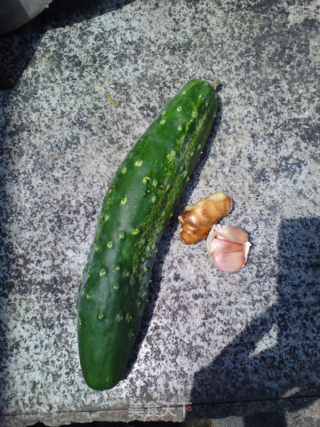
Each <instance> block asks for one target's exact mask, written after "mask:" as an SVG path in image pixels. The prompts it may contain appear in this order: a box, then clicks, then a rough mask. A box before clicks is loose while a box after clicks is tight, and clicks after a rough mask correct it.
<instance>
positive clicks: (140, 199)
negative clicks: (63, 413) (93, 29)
mask: <svg viewBox="0 0 320 427" xmlns="http://www.w3.org/2000/svg"><path fill="white" fill-rule="evenodd" d="M216 108H217V100H216V94H215V90H214V88H213V87H212V86H211V85H209V84H208V83H206V82H203V81H200V80H192V81H190V82H188V83H187V84H186V85H184V86H183V87H182V89H181V91H180V92H179V93H178V94H177V95H176V96H175V97H174V98H173V99H172V100H171V101H169V102H168V103H167V104H166V105H165V106H164V108H163V109H162V110H161V112H160V114H159V115H158V117H157V118H156V119H155V120H154V121H153V123H152V124H151V125H150V127H149V128H148V129H147V131H146V132H145V133H144V135H143V136H142V137H141V138H140V139H139V140H138V141H137V143H136V144H135V146H134V147H133V149H132V150H131V152H130V153H129V154H128V156H127V157H126V158H125V160H124V161H123V163H122V164H121V165H120V167H119V169H118V170H117V172H116V174H115V177H114V179H113V181H112V183H111V185H110V188H109V191H108V192H107V194H106V197H105V199H104V201H103V205H102V210H101V213H100V216H99V218H98V227H97V231H96V235H95V238H94V241H93V244H92V246H91V249H90V252H89V257H88V263H87V265H86V267H85V269H84V274H83V281H82V284H81V286H80V290H79V298H78V344H79V356H80V364H81V369H82V373H83V376H84V379H85V381H86V382H87V384H88V385H89V387H91V388H93V389H95V390H105V389H109V388H112V387H113V386H115V385H116V384H117V383H118V382H119V381H120V380H121V379H122V378H123V376H124V374H125V372H126V366H127V362H128V358H129V354H130V350H131V347H132V345H133V343H134V340H135V337H136V335H137V333H138V331H139V326H140V321H141V317H142V313H143V309H144V305H145V301H146V295H147V290H148V283H149V281H150V277H151V270H152V265H153V263H154V260H155V254H156V250H157V249H156V248H157V243H158V241H159V239H160V237H161V235H162V232H163V230H164V228H165V226H166V225H167V223H168V221H169V219H170V217H171V215H172V214H173V210H174V207H175V205H176V202H177V201H178V199H179V197H180V195H181V193H182V190H183V188H184V186H185V184H186V183H187V181H188V179H189V177H190V175H191V172H192V170H193V167H194V166H195V164H196V163H197V161H198V160H199V157H200V154H201V152H202V149H203V146H204V144H205V142H206V140H207V138H208V135H209V132H210V130H211V127H212V124H213V120H214V117H215V114H216Z"/></svg>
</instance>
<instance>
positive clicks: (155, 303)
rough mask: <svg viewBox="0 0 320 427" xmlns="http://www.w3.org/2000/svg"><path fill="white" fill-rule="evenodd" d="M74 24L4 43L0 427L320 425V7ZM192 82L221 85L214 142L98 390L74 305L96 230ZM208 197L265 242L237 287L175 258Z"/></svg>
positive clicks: (96, 11)
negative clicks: (138, 150)
mask: <svg viewBox="0 0 320 427" xmlns="http://www.w3.org/2000/svg"><path fill="white" fill-rule="evenodd" d="M65 3H66V2H65ZM65 7H66V9H64V6H63V2H61V1H58V0H57V1H56V2H53V4H52V8H51V9H49V10H48V11H47V12H44V14H43V15H40V16H39V17H38V18H36V19H35V20H34V21H33V22H31V23H29V24H27V25H26V26H25V27H23V28H22V29H20V30H18V31H16V32H13V33H10V34H7V35H4V36H2V37H1V38H0V52H1V62H2V66H3V67H4V69H5V70H6V72H7V74H8V76H9V77H11V78H13V79H15V83H16V84H15V87H14V89H13V90H11V91H6V92H0V112H1V113H0V150H1V163H0V216H1V230H0V231H1V232H0V241H1V243H0V254H1V258H0V260H1V267H0V280H1V282H0V283H1V285H0V355H1V357H0V414H1V415H0V425H1V426H4V427H7V426H8V427H9V426H27V425H32V424H33V423H35V422H37V421H41V422H43V423H46V424H47V425H52V426H58V425H62V424H67V423H70V422H73V421H74V422H75V421H76V422H85V421H90V420H91V421H93V420H103V421H132V420H134V419H136V420H162V421H169V420H172V421H182V420H183V419H185V418H187V417H191V416H193V415H194V416H201V417H212V418H219V417H226V416H241V417H242V416H243V417H248V416H251V415H254V414H257V413H259V412H265V411H274V410H277V411H280V412H281V413H282V415H283V418H284V419H286V420H287V423H288V425H294V424H293V421H292V420H293V418H294V417H300V418H299V419H301V420H309V421H310V420H312V422H313V423H315V425H316V424H317V425H320V424H319V418H320V410H319V394H320V372H319V362H320V360H319V354H320V351H319V350H320V348H319V332H320V315H319V313H320V312H319V289H320V287H319V284H320V283H319V281H320V279H319V277H320V275H319V269H320V257H319V254H320V243H319V232H320V210H319V208H320V196H319V179H320V149H319V147H320V145H319V134H320V132H319V68H320V55H319V52H320V49H319V47H320V32H319V21H320V18H319V12H320V2H319V0H306V1H302V0H294V1H293V0H287V1H283V2H276V1H272V0H258V1H252V0H240V1H237V2H234V1H231V0H216V1H211V0H199V1H191V0H177V1H174V2H172V1H162V2H161V1H156V0H148V1H142V0H135V1H113V2H112V1H111V2H110V1H107V0H98V1H96V2H79V3H78V7H77V4H76V2H70V3H69V2H68V5H65ZM192 78H200V79H204V80H207V81H208V82H211V83H213V82H214V81H216V80H217V79H219V80H220V82H221V85H222V90H221V91H220V93H219V111H218V115H217V119H216V122H215V126H214V129H213V131H212V134H211V135H210V138H209V140H208V143H207V145H206V148H205V150H204V153H203V157H202V159H201V161H200V164H199V166H198V167H197V168H196V170H195V172H194V174H193V176H192V179H191V180H190V182H189V184H188V186H187V188H186V190H185V192H184V194H183V196H182V198H181V200H180V202H179V205H178V207H177V209H176V212H175V215H174V217H173V219H172V221H171V223H170V224H169V226H168V228H167V229H166V231H165V233H164V235H163V238H162V240H161V243H160V247H159V255H158V259H157V262H156V264H155V267H154V270H153V276H152V283H151V285H150V292H149V304H148V306H147V310H146V313H145V316H144V320H143V325H142V332H141V334H140V336H139V339H138V342H137V345H136V346H135V349H134V351H133V354H132V358H131V361H130V366H129V368H128V373H127V375H126V377H125V379H124V380H123V381H121V382H120V383H119V384H118V385H117V386H116V387H115V388H113V389H112V390H109V391H104V392H97V391H93V390H91V389H89V388H88V387H87V386H86V384H85V383H84V381H83V378H82V376H81V371H80V366H79V360H78V352H77V339H76V330H77V312H76V299H77V292H78V286H79V283H80V280H81V275H82V269H83V267H84V265H85V262H86V257H87V253H88V249H89V246H90V244H91V241H92V239H93V235H94V231H95V226H96V218H97V214H98V212H99V210H100V206H101V203H102V200H103V197H104V194H105V192H106V189H107V188H108V185H109V183H110V181H111V179H112V176H113V174H114V172H115V170H116V169H117V167H118V165H119V164H120V162H121V161H122V160H123V158H124V157H125V155H126V154H127V152H128V151H129V149H130V148H131V147H132V146H133V144H134V143H135V141H136V139H137V138H138V137H139V136H140V135H141V134H142V133H143V131H144V130H145V129H146V127H147V126H148V124H149V123H150V122H151V120H152V119H153V118H154V117H155V115H156V114H157V111H158V110H159V109H160V107H161V106H162V105H163V104H164V103H165V102H166V101H167V100H168V99H169V98H170V97H171V96H173V95H174V94H175V93H176V92H177V90H178V89H179V88H180V87H181V86H182V85H183V84H184V83H185V82H186V81H188V80H189V79H192ZM106 91H107V92H108V93H109V94H110V96H111V97H112V98H113V99H114V100H115V101H116V103H117V106H118V108H115V107H114V105H113V104H112V103H111V102H110V101H109V99H108V98H107V97H106ZM215 191H224V192H226V193H227V194H228V195H230V197H232V199H233V200H234V209H233V211H232V212H231V213H230V214H229V215H228V216H227V217H226V218H224V219H223V221H222V224H233V225H237V226H241V227H243V228H244V229H245V230H246V231H247V232H248V233H249V235H250V240H251V242H252V249H251V253H250V256H249V260H248V263H247V265H246V266H245V267H244V268H243V269H241V270H240V271H239V272H238V273H234V274H229V275H228V274H224V273H222V272H219V271H217V270H216V269H215V268H214V266H213V265H212V264H211V263H210V260H209V258H208V256H207V254H206V250H205V245H204V244H198V245H196V246H192V247H191V246H188V247H187V246H184V245H182V244H181V243H180V241H179V230H178V224H177V215H178V214H179V213H180V212H181V211H182V210H183V208H184V206H185V205H186V204H187V203H188V204H189V203H193V202H195V201H197V200H198V199H199V198H201V197H204V196H206V195H208V194H210V193H213V192H215ZM310 423H311V421H310V422H309V424H306V425H311V424H310ZM312 425H313V424H312Z"/></svg>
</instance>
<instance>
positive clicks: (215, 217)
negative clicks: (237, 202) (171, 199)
mask: <svg viewBox="0 0 320 427" xmlns="http://www.w3.org/2000/svg"><path fill="white" fill-rule="evenodd" d="M231 209H232V200H231V199H230V197H228V196H227V195H226V194H224V193H220V192H219V193H214V194H212V195H211V196H207V197H204V198H203V199H201V200H199V202H197V203H196V204H194V205H192V206H187V207H186V208H185V210H184V212H183V213H182V214H181V215H180V216H179V217H178V220H179V223H180V224H181V229H180V240H181V242H182V243H185V244H186V245H191V244H195V243H198V242H200V241H201V240H204V239H205V238H206V237H207V235H208V234H209V231H210V230H211V228H212V226H213V225H214V224H216V223H217V222H218V221H219V219H220V218H222V217H223V216H225V215H227V214H228V213H229V212H230V211H231Z"/></svg>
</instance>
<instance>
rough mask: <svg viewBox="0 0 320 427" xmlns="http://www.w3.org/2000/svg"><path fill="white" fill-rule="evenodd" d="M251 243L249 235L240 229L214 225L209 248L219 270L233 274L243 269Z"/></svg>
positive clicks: (208, 242)
mask: <svg viewBox="0 0 320 427" xmlns="http://www.w3.org/2000/svg"><path fill="white" fill-rule="evenodd" d="M250 246H251V243H250V242H249V241H248V233H246V232H245V231H244V230H242V229H241V228H239V227H233V226H228V227H220V226H216V225H214V226H213V227H212V229H211V231H210V233H209V235H208V239H207V248H208V251H209V253H210V255H211V258H212V260H213V262H214V264H215V265H216V267H217V268H218V269H219V270H222V271H225V272H228V273H232V272H234V271H237V270H239V269H240V268H242V267H243V266H244V265H245V263H246V261H247V258H248V254H249V251H250Z"/></svg>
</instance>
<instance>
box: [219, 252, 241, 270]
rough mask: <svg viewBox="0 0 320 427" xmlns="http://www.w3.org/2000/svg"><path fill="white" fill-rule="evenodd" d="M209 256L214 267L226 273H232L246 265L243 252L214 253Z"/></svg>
mask: <svg viewBox="0 0 320 427" xmlns="http://www.w3.org/2000/svg"><path fill="white" fill-rule="evenodd" d="M211 256H212V259H213V262H214V264H215V266H216V267H217V268H218V269H219V270H221V271H224V272H226V273H233V272H234V271H237V270H239V269H240V268H242V267H243V266H244V264H245V263H246V259H245V256H244V253H243V252H230V253H215V254H213V255H211Z"/></svg>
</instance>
